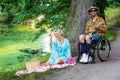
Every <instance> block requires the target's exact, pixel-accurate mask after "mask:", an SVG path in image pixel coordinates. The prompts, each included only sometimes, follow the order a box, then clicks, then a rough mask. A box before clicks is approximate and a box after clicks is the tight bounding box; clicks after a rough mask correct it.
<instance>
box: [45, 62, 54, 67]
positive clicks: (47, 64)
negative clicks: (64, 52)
mask: <svg viewBox="0 0 120 80" xmlns="http://www.w3.org/2000/svg"><path fill="white" fill-rule="evenodd" d="M44 65H45V66H51V65H52V64H51V63H50V62H46V63H45V64H44Z"/></svg>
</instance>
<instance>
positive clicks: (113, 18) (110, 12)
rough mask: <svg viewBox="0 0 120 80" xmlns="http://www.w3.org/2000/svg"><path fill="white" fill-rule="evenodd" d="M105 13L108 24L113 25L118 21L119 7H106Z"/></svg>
mask: <svg viewBox="0 0 120 80" xmlns="http://www.w3.org/2000/svg"><path fill="white" fill-rule="evenodd" d="M105 15H106V16H105V17H106V21H107V23H108V25H113V24H116V23H118V22H120V7H108V8H106V10H105Z"/></svg>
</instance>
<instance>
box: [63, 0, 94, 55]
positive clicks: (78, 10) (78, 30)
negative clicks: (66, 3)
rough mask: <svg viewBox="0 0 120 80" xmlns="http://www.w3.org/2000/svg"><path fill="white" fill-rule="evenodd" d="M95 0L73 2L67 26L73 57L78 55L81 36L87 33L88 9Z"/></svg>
mask: <svg viewBox="0 0 120 80" xmlns="http://www.w3.org/2000/svg"><path fill="white" fill-rule="evenodd" d="M93 3H94V0H72V2H71V6H70V11H69V14H68V19H67V22H66V26H65V37H66V38H67V39H69V40H70V43H71V50H72V54H73V56H75V55H76V53H77V47H78V46H77V44H78V40H79V35H80V34H83V33H85V25H86V22H87V20H88V12H87V10H88V8H89V7H90V6H92V5H93Z"/></svg>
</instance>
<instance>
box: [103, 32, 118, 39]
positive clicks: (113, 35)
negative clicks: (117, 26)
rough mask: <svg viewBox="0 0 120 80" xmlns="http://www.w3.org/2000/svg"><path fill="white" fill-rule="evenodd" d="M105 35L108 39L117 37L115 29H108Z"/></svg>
mask: <svg viewBox="0 0 120 80" xmlns="http://www.w3.org/2000/svg"><path fill="white" fill-rule="evenodd" d="M105 36H106V37H107V39H108V40H110V41H113V40H115V39H116V38H117V34H116V32H115V31H113V30H108V31H107V32H106V34H105Z"/></svg>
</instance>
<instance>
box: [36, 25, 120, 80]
mask: <svg viewBox="0 0 120 80" xmlns="http://www.w3.org/2000/svg"><path fill="white" fill-rule="evenodd" d="M119 28H120V25H119V27H116V28H114V30H115V31H116V32H117V33H118V37H117V39H116V40H115V41H113V42H111V46H112V55H111V58H110V60H109V61H106V62H100V61H99V60H97V61H96V63H95V64H79V63H77V64H76V65H74V66H71V67H68V68H65V69H63V70H60V71H59V70H58V71H56V72H54V73H53V74H51V75H49V76H46V77H45V80H120V29H119ZM38 80H42V79H38Z"/></svg>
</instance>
